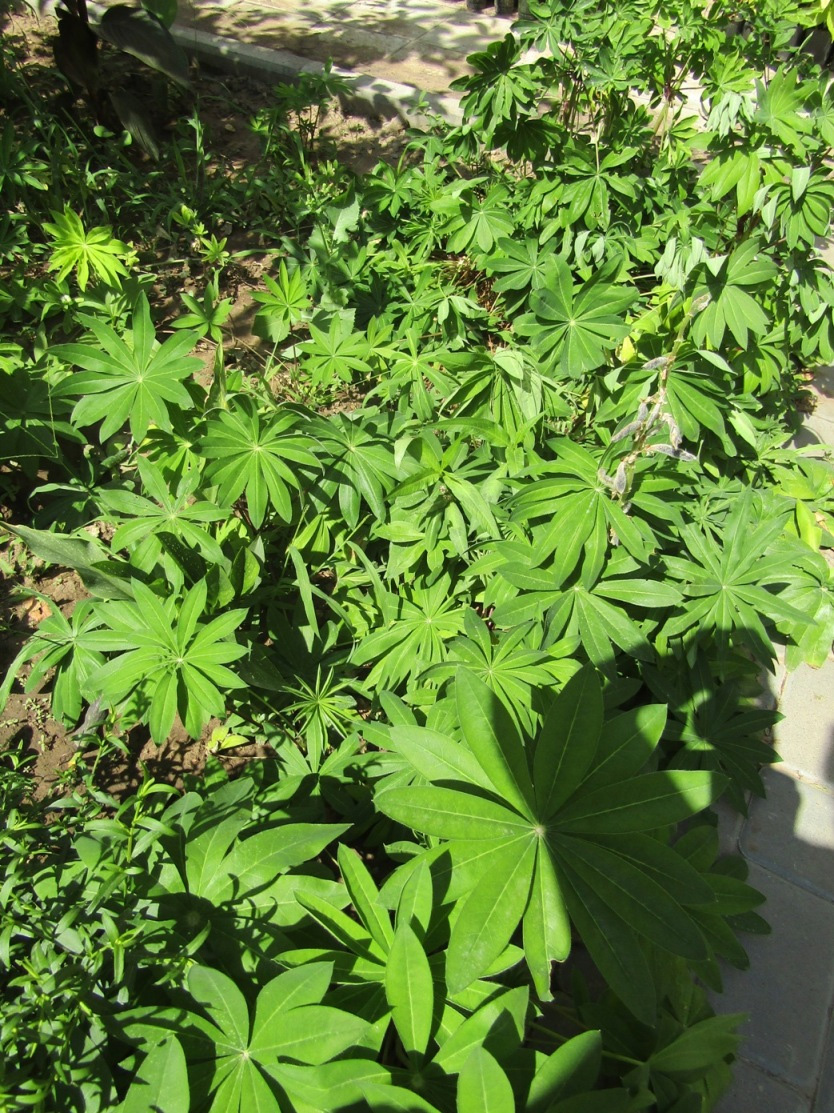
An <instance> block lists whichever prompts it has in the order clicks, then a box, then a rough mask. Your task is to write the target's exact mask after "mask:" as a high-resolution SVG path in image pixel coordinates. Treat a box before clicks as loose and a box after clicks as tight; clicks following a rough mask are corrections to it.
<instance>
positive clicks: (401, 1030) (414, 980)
mask: <svg viewBox="0 0 834 1113" xmlns="http://www.w3.org/2000/svg"><path fill="white" fill-rule="evenodd" d="M385 996H386V998H387V1000H388V1004H389V1005H390V1006H391V1009H392V1012H393V1019H394V1024H395V1026H396V1029H397V1032H398V1034H399V1037H400V1040H401V1042H402V1045H403V1048H404V1050H405V1052H406V1054H407V1055H409V1056H412V1055H419V1056H422V1055H424V1054H425V1051H426V1048H427V1047H428V1043H429V1037H430V1035H431V1028H432V1014H433V1009H434V982H433V980H432V975H431V969H430V967H429V960H428V958H427V957H426V952H425V950H424V949H423V945H422V943H421V942H420V940H419V939H418V938H417V936H416V935H415V933H414V931H413V930H412V928H411V927H410V926H409V925H408V924H405V923H402V924H398V925H397V930H396V933H395V935H394V941H393V943H392V944H391V949H390V951H389V953H388V961H387V965H386V969H385Z"/></svg>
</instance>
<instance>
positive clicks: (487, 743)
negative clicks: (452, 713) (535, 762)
mask: <svg viewBox="0 0 834 1113" xmlns="http://www.w3.org/2000/svg"><path fill="white" fill-rule="evenodd" d="M455 703H456V707H457V715H458V722H459V723H460V728H461V732H462V734H463V737H464V739H465V741H466V744H467V745H468V746H469V749H470V750H471V751H472V753H473V754H474V755H475V757H476V758H477V759H478V762H479V764H480V766H481V768H482V769H483V770H484V772H485V773H486V774H487V776H488V777H489V779H490V781H491V782H492V786H493V787H494V789H495V791H496V793H497V794H498V796H500V797H501V798H502V799H504V800H506V801H507V803H509V804H511V805H512V806H513V807H515V808H516V809H517V810H518V811H519V812H520V813H521V814H522V815H525V816H527V817H528V818H529V819H531V820H534V819H535V815H534V811H533V786H532V784H531V782H530V773H529V770H528V768H527V759H526V757H525V754H524V746H523V743H522V741H521V738H520V737H519V735H518V730H517V728H516V726H515V723H514V722H513V720H512V719H511V718H510V716H509V714H508V713H507V710H506V709H505V707H504V706H503V704H502V703H501V701H500V700H499V699H498V697H497V696H496V695H495V693H494V692H493V691H492V690H491V689H490V688H488V687H487V686H486V684H484V682H483V681H482V680H480V679H478V677H476V676H474V675H473V673H471V672H469V671H468V670H466V669H458V671H457V673H456V674H455Z"/></svg>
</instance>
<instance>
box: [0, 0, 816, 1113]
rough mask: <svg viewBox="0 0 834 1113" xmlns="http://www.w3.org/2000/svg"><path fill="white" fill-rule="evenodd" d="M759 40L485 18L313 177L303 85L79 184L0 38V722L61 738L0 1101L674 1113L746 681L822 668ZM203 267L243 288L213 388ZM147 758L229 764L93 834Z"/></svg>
mask: <svg viewBox="0 0 834 1113" xmlns="http://www.w3.org/2000/svg"><path fill="white" fill-rule="evenodd" d="M73 12H75V15H76V16H77V14H78V13H77V11H76V10H75V8H73ZM823 14H824V13H823ZM806 15H807V12H803V11H802V10H801V9H799V8H797V9H796V10H794V8H792V7H791V8H790V10H788V8H787V7H786V5H785V4H784V3H783V2H782V3H779V4H774V3H763V4H756V5H755V6H754V5H749V6H744V5H736V6H734V7H733V9H732V12H731V11H729V10H728V9H724V8H723V7H722V6H720V5H713V6H711V7H709V8H708V9H705V10H702V9H701V8H700V6H699V5H697V4H690V3H688V2H687V0H675V2H674V3H669V4H668V5H667V4H657V3H655V2H653V0H617V3H611V4H609V3H605V2H603V3H600V2H599V0H593V3H591V2H588V0H575V2H574V3H573V4H562V3H557V2H555V0H554V2H552V3H541V2H539V0H530V14H529V16H527V17H526V18H525V19H524V20H523V21H522V22H521V23H520V24H519V25H518V28H517V35H516V37H512V36H508V37H507V38H506V39H504V41H503V42H497V43H495V44H494V45H492V46H491V47H490V48H489V49H488V50H486V51H484V52H483V53H480V54H477V55H475V56H474V57H473V58H472V60H471V61H472V65H473V75H472V76H471V77H468V78H465V79H462V80H461V81H460V82H459V88H460V90H461V91H462V92H463V94H464V101H463V106H464V112H465V122H464V123H463V124H462V125H461V126H456V127H451V126H448V125H444V124H441V123H438V125H437V126H436V127H434V128H432V129H430V130H427V131H425V132H422V133H415V134H414V136H413V138H412V141H411V144H410V148H409V150H408V152H407V155H406V157H404V158H403V159H402V160H401V161H400V162H399V164H397V165H389V164H386V163H380V164H379V165H378V166H377V167H376V169H374V170H373V172H371V173H370V174H368V175H366V176H364V177H363V178H361V179H359V178H356V177H355V176H353V175H352V174H351V173H350V172H349V171H348V170H346V169H345V168H344V167H343V166H342V165H340V164H339V163H338V162H337V161H334V160H333V159H331V158H329V157H326V155H324V154H322V149H321V147H320V145H319V139H318V130H317V128H318V117H319V113H320V109H321V105H322V104H323V103H324V101H325V100H326V98H327V96H329V95H330V90H329V89H328V85H329V84H331V82H330V79H328V78H325V79H324V80H323V81H320V80H318V79H317V80H315V81H310V82H305V83H303V84H302V85H301V86H299V87H296V88H293V89H289V88H285V89H280V90H277V91H276V92H275V94H274V97H273V100H272V102H271V105H270V107H269V108H268V109H266V110H264V111H262V112H261V113H260V114H259V116H258V117H257V119H255V120H254V121H253V122H252V128H253V134H254V135H255V137H256V138H257V140H258V142H259V144H260V147H259V152H258V153H257V154H256V155H255V156H253V157H252V158H251V159H250V160H247V161H246V162H245V163H243V164H242V165H238V166H233V165H223V163H222V160H218V159H217V158H215V157H214V156H212V154H211V151H210V149H209V147H208V139H207V137H206V134H205V132H204V130H203V127H202V124H201V117H200V115H199V104H197V105H196V106H195V105H194V104H193V103H190V102H188V101H187V100H185V99H184V97H185V93H183V92H181V91H179V92H178V91H177V89H176V88H174V87H172V86H170V85H169V84H168V85H166V79H165V77H164V73H163V75H161V76H160V80H161V81H162V85H161V86H160V89H159V92H158V96H159V97H160V98H161V103H162V104H163V106H164V107H165V109H166V111H168V112H169V114H170V118H171V119H174V118H175V117H176V115H177V114H178V113H179V114H180V116H181V117H182V118H181V119H180V120H179V121H178V122H175V123H174V124H173V125H171V127H169V128H168V130H167V132H166V131H165V129H164V128H163V129H162V131H161V132H160V134H159V135H158V136H157V137H156V138H154V140H153V143H149V141H148V134H149V129H148V125H147V123H145V122H143V123H142V125H141V127H139V126H137V127H135V128H134V131H135V133H136V134H134V135H133V142H132V143H128V139H127V137H126V136H125V135H123V134H120V133H121V127H120V125H119V124H117V123H114V122H113V121H112V120H110V122H109V123H108V116H107V111H106V109H103V108H102V104H103V103H104V102H103V101H102V99H101V98H100V97H98V96H95V97H94V96H92V95H91V90H89V89H88V90H87V95H86V96H83V97H81V98H80V99H78V100H77V101H76V103H75V106H74V108H73V109H72V112H68V111H67V101H66V100H64V101H61V100H58V101H57V102H56V99H55V92H54V88H53V87H51V86H49V84H48V82H47V85H46V87H42V85H41V84H39V83H38V82H35V81H34V80H33V78H32V74H31V72H30V71H29V70H27V68H26V67H24V66H22V65H21V64H20V63H19V62H17V61H16V60H15V55H14V48H13V44H12V43H11V41H10V40H8V39H4V41H3V54H2V58H3V68H2V70H0V84H1V85H2V93H3V105H4V107H3V112H2V117H0V124H2V141H0V179H1V180H2V187H3V197H4V201H5V202H6V209H5V212H4V214H3V216H2V220H0V241H1V242H0V265H1V266H2V292H1V293H0V324H2V344H0V376H2V384H1V385H0V420H1V421H2V424H1V425H0V453H1V454H2V460H3V467H2V474H0V482H2V491H3V499H4V504H5V514H4V516H5V529H6V531H8V532H9V534H10V535H11V537H12V541H11V542H10V543H9V544H8V545H7V547H6V550H5V556H4V562H5V564H4V572H6V573H8V575H9V576H13V575H14V574H15V573H20V569H21V566H22V565H23V564H25V563H26V561H29V565H28V566H29V567H31V566H32V561H36V562H45V564H46V565H47V566H50V567H51V566H57V567H59V568H63V569H70V570H73V571H74V572H75V573H77V574H78V575H79V576H80V578H81V581H82V582H83V584H84V587H85V595H86V597H85V598H83V599H81V600H80V601H78V602H77V604H76V605H75V607H74V609H72V610H71V612H70V611H69V609H67V608H65V609H64V610H61V609H60V608H59V607H58V606H57V605H56V604H54V603H53V604H52V605H51V606H50V604H49V600H48V599H46V598H45V597H42V598H39V599H38V602H39V603H40V604H41V605H42V606H43V610H44V617H42V619H41V621H40V622H39V624H38V626H37V629H36V631H35V632H34V634H33V635H32V637H31V638H30V639H29V640H28V642H27V643H26V644H25V645H24V647H23V648H22V650H21V651H20V653H19V655H18V656H17V658H16V659H15V660H14V661H12V662H11V663H10V667H9V669H8V672H7V674H6V680H5V683H4V684H3V687H2V690H0V701H2V702H3V703H5V702H6V700H7V699H8V698H9V696H10V693H11V692H12V691H13V688H14V686H15V685H23V686H25V689H26V690H27V691H35V690H37V689H38V688H39V686H42V685H44V684H45V685H46V690H47V691H48V692H50V693H51V701H52V703H51V710H52V715H53V716H54V717H55V718H56V719H58V720H60V721H62V722H63V724H64V725H65V726H66V728H67V729H68V730H72V731H74V732H75V734H74V738H75V744H76V746H77V755H76V758H75V759H74V762H73V770H72V771H70V772H67V773H66V774H65V775H64V776H63V777H62V778H61V779H60V780H59V782H58V783H57V784H56V785H54V786H52V788H51V789H50V791H49V792H48V793H47V794H46V795H43V794H42V793H41V794H38V793H35V791H34V786H33V784H32V781H31V779H30V777H29V774H28V768H29V759H28V758H27V757H26V755H25V753H24V752H23V750H22V749H20V750H17V749H15V748H14V747H13V746H12V747H10V748H9V749H8V750H7V751H6V752H5V753H4V754H3V755H2V770H3V771H2V776H1V777H0V796H2V810H3V817H4V828H5V830H4V833H3V835H2V838H0V860H2V867H3V877H2V884H1V885H0V979H2V987H3V998H4V1004H3V1015H2V1020H1V1021H0V1094H2V1104H3V1107H4V1108H8V1109H15V1110H16V1109H35V1110H44V1111H46V1110H59V1109H60V1110H62V1111H69V1110H84V1111H86V1113H95V1111H97V1110H111V1109H113V1110H115V1109H118V1110H120V1111H121V1113H149V1111H151V1110H155V1111H156V1113H187V1111H189V1110H192V1111H198V1110H211V1111H212V1113H221V1111H226V1110H229V1111H231V1110H241V1111H243V1110H245V1111H247V1113H249V1111H251V1110H261V1111H264V1113H265V1111H267V1110H285V1111H288V1110H297V1111H299V1113H308V1111H329V1110H334V1111H336V1110H342V1111H347V1110H365V1109H370V1110H380V1111H386V1113H391V1111H394V1110H410V1111H415V1113H418V1111H420V1110H427V1111H429V1110H436V1111H441V1113H447V1111H448V1113H451V1111H454V1110H458V1111H460V1113H485V1111H486V1113H508V1111H512V1110H525V1111H528V1113H545V1111H547V1113H583V1111H591V1110H592V1111H593V1113H633V1111H638V1110H657V1111H659V1113H703V1111H707V1110H709V1109H711V1108H712V1107H713V1105H714V1103H715V1101H716V1100H717V1098H718V1096H719V1095H720V1093H721V1092H722V1090H723V1089H724V1088H725V1087H726V1085H727V1083H728V1080H729V1078H730V1075H731V1063H732V1059H733V1054H734V1051H735V1049H736V1047H737V1043H738V1036H737V1028H738V1025H739V1022H740V1019H741V1018H739V1017H738V1016H726V1015H716V1014H715V1012H714V1010H713V1008H712V1006H711V1004H710V1002H709V1000H708V998H707V994H706V990H707V989H711V990H713V991H720V988H721V965H720V964H721V963H722V962H726V963H730V964H732V965H735V966H738V967H743V966H744V965H745V963H746V954H745V950H744V941H743V940H744V933H745V932H761V931H765V930H767V925H766V923H765V921H764V920H763V919H762V917H761V916H760V915H759V914H758V913H757V911H756V909H757V907H758V906H759V904H760V903H761V897H760V896H759V894H757V893H756V892H755V890H753V889H752V888H751V887H749V886H748V885H747V884H746V882H745V875H744V866H743V863H742V862H741V860H740V859H738V858H734V857H724V856H721V855H720V853H719V842H718V836H717V832H716V828H715V820H714V814H713V813H712V811H711V809H710V806H711V804H713V803H714V802H716V801H718V800H719V799H723V800H725V801H727V802H729V804H730V805H731V806H732V807H735V808H738V809H743V808H744V806H745V799H746V797H747V795H748V794H749V793H754V794H756V793H761V792H762V791H763V788H762V781H761V778H760V769H761V767H762V766H763V765H765V764H767V763H769V762H772V761H774V760H777V755H776V754H775V753H774V752H773V750H772V748H771V747H770V746H769V745H768V744H767V743H766V738H765V735H766V731H767V729H768V728H769V727H770V726H771V725H772V724H773V722H774V720H775V714H774V713H773V712H771V711H769V710H764V709H762V708H761V707H760V706H759V704H758V703H757V701H756V697H757V693H758V691H759V685H760V674H761V672H762V670H767V669H770V668H772V663H773V661H774V658H775V652H776V651H775V648H774V641H779V642H784V643H785V644H786V646H787V650H786V652H787V659H788V663H789V664H790V665H794V664H796V663H797V662H799V661H806V662H810V663H811V664H817V665H818V664H820V663H821V662H822V661H823V660H824V659H825V657H826V654H827V652H828V649H829V648H830V645H831V641H832V636H834V607H832V599H831V576H832V573H831V565H830V564H829V562H828V561H827V560H826V558H825V551H826V550H830V548H831V546H832V544H834V489H832V475H834V471H833V470H832V464H831V460H830V458H829V457H828V456H827V455H826V454H825V452H824V451H821V450H819V449H797V448H794V447H791V444H790V441H791V435H792V430H793V429H794V428H795V425H796V412H797V406H798V404H799V401H800V399H801V393H802V385H803V376H804V375H805V374H806V372H807V371H808V369H809V368H813V367H814V366H815V365H816V364H819V363H822V362H826V361H831V360H832V358H834V316H833V315H832V310H833V309H834V284H833V283H832V276H831V272H830V270H829V268H828V267H827V266H826V265H825V264H824V262H823V261H822V260H821V258H820V255H819V252H818V249H817V243H818V239H819V237H823V236H825V235H826V233H827V231H828V228H829V219H830V213H831V208H832V200H834V181H832V178H831V174H830V161H829V160H830V154H831V147H832V145H834V96H832V91H831V88H830V75H828V74H825V73H821V72H820V71H819V69H817V68H816V67H815V66H814V65H813V63H812V62H811V60H810V59H809V58H808V57H806V56H804V55H803V54H802V53H801V52H798V51H796V50H794V49H792V48H791V45H790V44H791V42H792V40H793V38H794V32H795V26H796V24H797V22H799V21H801V20H802V19H804V18H805V16H806ZM731 18H732V19H736V20H738V19H743V20H745V21H746V23H747V33H746V35H745V36H738V35H736V36H732V35H729V34H728V33H727V24H728V21H730V19H731ZM160 26H161V25H160ZM157 37H158V36H157ZM123 42H124V40H122V45H123ZM531 47H532V48H537V51H538V52H541V54H540V56H538V53H535V54H533V55H525V54H524V52H525V51H526V50H528V48H531ZM166 49H167V48H166ZM100 53H101V54H102V57H103V60H102V62H101V65H104V64H105V62H106V61H107V58H106V55H105V53H104V50H103V49H102V50H101V51H100ZM148 56H151V57H152V56H153V49H152V47H148V49H146V50H145V56H144V57H143V59H142V60H143V61H144V62H147V60H148ZM108 64H109V63H108ZM97 66H98V63H97ZM169 68H170V67H169ZM95 72H96V74H98V72H99V69H98V68H97V69H96V71H95ZM177 73H178V74H179V75H180V76H182V72H181V71H180V70H177ZM693 75H694V76H695V77H697V79H698V81H699V82H700V83H701V88H702V90H703V95H702V97H701V99H700V113H699V115H698V117H697V118H693V114H692V109H691V106H690V107H688V106H687V104H686V103H685V101H684V97H683V87H684V84H685V83H688V82H689V81H690V80H691V78H692V76H693ZM52 76H53V77H54V76H55V75H54V74H53V75H52ZM70 77H72V74H70ZM56 80H57V78H56ZM99 80H100V79H99V78H98V77H96V78H95V81H96V85H95V88H94V89H93V90H92V92H96V93H97V91H98V90H100V88H101V87H102V86H101V85H100V84H99ZM182 84H183V82H182V81H180V82H179V85H182ZM114 87H118V83H116V85H114ZM50 90H51V91H50ZM635 94H637V97H635ZM696 107H697V106H696ZM129 134H130V133H128V135H129ZM140 145H141V146H143V147H144V151H145V153H144V154H143V153H142V151H141V150H140V149H139V146H140ZM154 156H157V161H155V160H154ZM172 167H173V169H172ZM227 226H231V227H234V228H235V229H239V228H245V229H246V230H247V232H249V233H251V236H252V240H251V243H252V244H257V245H258V247H259V250H261V251H264V252H267V253H269V259H270V265H269V269H268V271H267V273H266V275H265V277H264V279H263V283H262V284H261V287H260V288H259V289H258V291H257V292H256V294H255V304H256V307H257V310H256V331H257V333H258V334H259V335H260V337H261V338H262V339H263V341H264V346H263V347H262V348H261V350H260V352H261V354H260V356H258V357H257V358H255V357H252V358H251V359H250V360H249V361H248V362H247V360H244V359H241V358H239V353H237V352H236V351H235V350H234V346H233V344H232V342H231V339H230V334H229V331H228V327H227V326H228V319H229V314H230V312H231V309H232V297H231V296H230V281H231V280H230V276H231V275H232V273H233V269H234V267H235V263H236V260H235V253H234V250H233V249H232V248H231V247H230V246H229V243H228V241H227V238H226V236H227V233H226V232H225V231H224V229H225V228H226V227H227ZM182 257H187V259H188V260H189V265H190V267H191V268H192V273H194V274H196V275H198V277H199V281H200V289H199V290H198V291H197V292H195V293H190V294H188V293H187V294H184V295H183V296H182V299H181V301H178V300H175V304H174V306H173V308H172V305H171V296H170V290H171V283H170V282H169V281H168V279H170V278H171V276H172V275H176V274H177V273H178V272H177V271H176V267H178V266H180V265H181V263H182ZM172 260H173V261H172ZM207 349H208V351H209V352H210V356H209V358H208V360H207V359H206V356H205V352H206V350H207ZM195 351H197V352H200V353H201V356H200V358H198V357H196V356H195V355H194V353H195ZM250 355H251V353H250ZM256 356H257V353H256ZM26 553H29V554H30V556H28V557H27V556H26V555H25V554H26ZM30 594H31V592H30ZM50 612H51V613H50ZM175 729H177V730H180V731H181V733H183V732H184V733H185V734H187V735H188V736H190V737H192V738H198V737H203V738H204V739H208V740H209V742H210V744H211V747H212V748H213V749H214V750H215V751H216V752H219V753H221V754H222V753H229V752H234V748H235V747H238V746H242V745H244V744H246V743H248V742H251V741H253V740H256V741H258V742H259V743H261V744H262V745H263V746H265V747H267V753H268V755H269V756H267V757H266V758H264V759H263V760H260V761H253V762H249V763H248V764H246V765H245V766H244V767H243V768H242V769H239V770H238V771H237V775H236V776H233V777H230V776H229V775H228V773H227V772H225V771H224V769H223V768H222V767H221V765H220V763H219V760H218V759H214V760H210V761H209V762H208V764H207V765H206V768H205V770H204V771H203V772H202V773H201V774H200V775H199V776H196V775H195V776H191V777H189V778H187V779H186V783H185V784H184V785H181V784H173V783H166V782H165V780H164V779H163V778H157V779H154V778H153V777H151V776H150V775H149V774H147V773H146V775H145V777H144V779H143V781H142V783H141V785H140V787H139V788H138V790H137V791H132V792H127V793H123V794H121V795H117V794H114V792H112V791H108V785H107V783H106V781H104V780H103V779H102V776H101V771H102V768H103V765H104V763H106V757H107V754H108V753H110V752H112V751H115V750H117V749H118V748H119V747H122V748H125V746H126V742H125V739H126V738H127V737H128V736H129V735H128V732H130V731H133V733H134V734H135V733H136V732H137V731H138V732H140V733H141V732H142V731H144V732H145V733H146V735H149V736H150V738H151V739H152V740H154V742H156V743H160V744H161V743H163V742H165V741H166V740H167V739H169V737H170V736H171V734H172V731H173V730H175Z"/></svg>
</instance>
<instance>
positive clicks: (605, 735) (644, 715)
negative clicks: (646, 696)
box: [582, 703, 666, 793]
mask: <svg viewBox="0 0 834 1113" xmlns="http://www.w3.org/2000/svg"><path fill="white" fill-rule="evenodd" d="M665 726H666V708H665V706H664V705H663V704H659V703H655V704H644V705H643V706H642V707H636V708H634V709H633V710H632V711H624V712H622V714H620V715H615V716H614V718H613V719H608V720H607V721H606V723H605V730H604V731H603V732H602V735H601V737H600V742H599V746H598V748H597V752H596V756H595V757H594V763H593V766H592V767H591V768H590V771H589V773H588V775H587V776H586V777H585V780H584V781H583V782H582V791H583V793H585V792H591V791H592V790H594V789H598V788H602V787H603V786H604V785H610V784H616V783H618V782H620V781H625V780H627V779H628V778H630V777H634V776H636V775H637V774H638V773H639V772H640V771H641V770H642V769H643V768H644V766H645V765H646V763H647V762H648V760H649V758H650V757H651V756H652V754H653V753H654V751H655V749H656V748H657V744H658V742H659V741H660V738H661V735H662V734H663V728H664V727H665Z"/></svg>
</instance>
